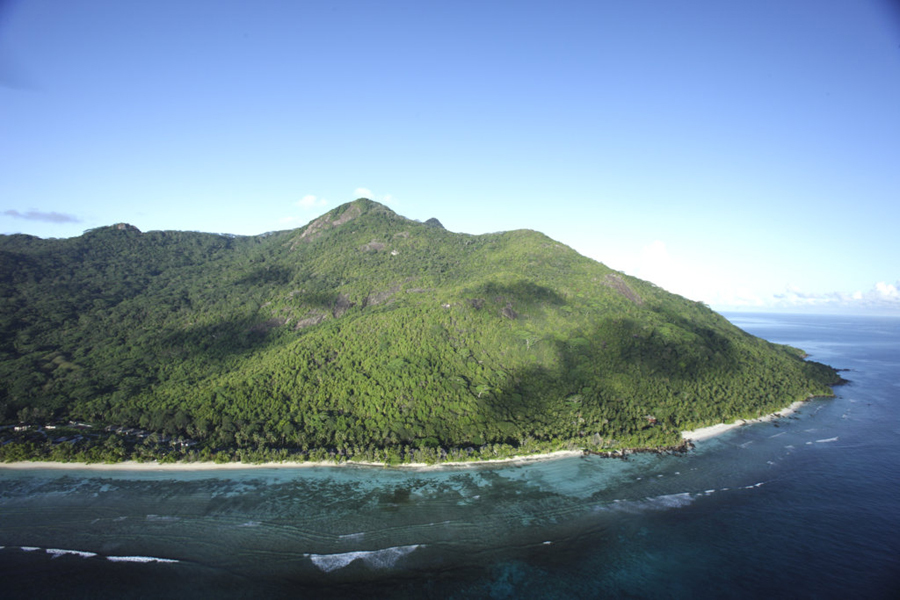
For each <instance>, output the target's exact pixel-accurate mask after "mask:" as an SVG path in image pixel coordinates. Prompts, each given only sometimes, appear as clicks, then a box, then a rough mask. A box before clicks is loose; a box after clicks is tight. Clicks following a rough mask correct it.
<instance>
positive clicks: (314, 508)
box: [0, 314, 900, 599]
mask: <svg viewBox="0 0 900 600" xmlns="http://www.w3.org/2000/svg"><path fill="white" fill-rule="evenodd" d="M730 318H731V319H732V320H733V322H735V324H737V325H738V326H739V327H741V328H743V329H745V330H747V331H749V332H750V333H753V334H754V335H759V336H761V337H764V338H766V339H769V340H771V341H774V342H778V343H788V344H791V345H793V346H796V347H800V348H803V349H804V350H806V351H807V352H808V353H809V354H810V358H811V359H812V360H816V361H819V362H823V363H826V364H830V365H832V366H834V367H837V368H841V369H847V371H845V372H843V375H844V376H845V378H847V379H848V380H849V381H850V383H849V384H847V385H845V386H841V387H838V388H835V391H836V392H837V396H836V397H835V398H819V399H813V400H811V401H809V402H807V403H805V404H804V405H803V406H802V407H801V408H800V409H799V411H798V412H796V413H794V414H792V415H790V416H788V417H785V418H782V419H777V420H774V421H772V422H767V423H757V424H752V425H747V426H743V427H738V428H735V429H732V430H730V431H728V432H726V433H724V434H722V435H720V436H718V437H714V438H710V439H707V440H703V441H700V442H698V443H697V446H696V448H695V449H694V450H693V451H692V452H690V453H688V454H687V455H684V456H656V455H637V456H634V457H631V458H629V459H628V460H626V461H623V460H613V459H603V458H598V457H574V458H564V459H559V460H550V461H545V462H537V463H531V464H504V465H500V466H480V467H467V468H444V469H438V470H429V471H413V470H398V469H386V468H368V467H349V468H346V467H345V468H306V469H270V468H258V469H242V470H229V471H149V470H142V471H134V472H128V471H110V472H102V471H96V470H94V471H89V470H77V469H76V470H65V471H53V470H19V469H16V470H13V469H0V546H2V549H0V576H2V578H3V579H2V580H3V582H4V583H3V587H4V592H3V595H4V597H11V598H35V597H78V596H97V597H116V598H138V597H148V596H154V597H160V596H167V595H172V596H176V597H186V596H195V597H202V596H209V594H210V593H212V592H214V593H215V595H216V597H222V598H245V597H260V596H265V597H273V598H296V597H314V598H351V597H352V598H359V597H367V598H369V597H375V598H379V597H380V598H404V597H409V598H421V597H430V598H554V597H558V598H598V597H636V598H698V597H701V598H715V597H727V598H754V599H755V598H763V597H767V598H780V597H801V598H846V597H855V598H894V597H895V595H894V594H895V593H896V590H898V589H900V510H897V508H898V506H897V502H898V501H897V494H896V482H897V481H900V444H898V438H897V428H896V423H897V422H898V420H900V401H898V397H900V379H898V377H900V371H898V365H900V319H889V318H872V317H819V316H816V317H813V316H800V315H790V316H787V315H744V314H741V315H730Z"/></svg>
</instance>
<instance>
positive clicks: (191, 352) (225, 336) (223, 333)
mask: <svg viewBox="0 0 900 600" xmlns="http://www.w3.org/2000/svg"><path fill="white" fill-rule="evenodd" d="M280 324H281V323H280V321H278V320H275V319H273V320H272V321H271V322H268V323H267V322H263V323H258V322H254V321H251V320H249V319H238V318H232V319H225V320H221V321H218V322H216V323H208V324H202V325H196V326H192V327H190V328H187V329H182V330H178V331H170V332H168V333H165V334H163V335H162V336H161V344H162V345H163V346H164V347H165V348H167V350H168V351H169V352H168V353H169V355H170V356H171V357H172V358H173V359H174V360H184V361H192V360H196V359H197V358H201V359H202V360H203V361H204V362H215V361H219V360H224V359H227V358H231V357H233V356H238V355H244V354H248V353H249V352H251V351H254V350H258V349H259V348H262V347H264V346H266V345H267V344H268V343H270V342H272V341H273V339H272V336H270V335H269V333H270V331H271V330H272V329H275V328H276V327H277V326H279V325H280Z"/></svg>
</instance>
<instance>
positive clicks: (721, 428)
mask: <svg viewBox="0 0 900 600" xmlns="http://www.w3.org/2000/svg"><path fill="white" fill-rule="evenodd" d="M809 399H810V398H807V400H809ZM807 400H797V401H796V402H794V403H793V404H791V405H790V406H788V407H787V408H783V409H781V410H779V411H777V412H773V413H770V414H768V415H763V416H761V417H758V418H756V419H738V420H737V421H735V422H734V423H718V424H716V425H710V426H709V427H700V428H698V429H692V430H690V431H682V432H681V439H683V440H684V441H691V442H702V441H703V440H708V439H710V438H714V437H717V436H720V435H722V434H723V433H726V432H728V431H731V430H732V429H736V428H738V427H743V426H744V425H751V424H753V423H768V422H770V421H774V420H775V419H780V418H783V417H786V416H788V415H791V414H793V413H795V412H797V410H799V408H800V407H801V406H803V404H805V403H806V402H807Z"/></svg>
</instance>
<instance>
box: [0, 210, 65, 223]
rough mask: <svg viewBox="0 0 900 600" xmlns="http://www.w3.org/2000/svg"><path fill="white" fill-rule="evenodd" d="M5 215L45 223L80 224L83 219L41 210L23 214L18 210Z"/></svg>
mask: <svg viewBox="0 0 900 600" xmlns="http://www.w3.org/2000/svg"><path fill="white" fill-rule="evenodd" d="M3 215H4V216H6V217H13V218H14V219H25V220H27V221H43V222H45V223H80V222H81V219H79V218H78V217H76V216H75V215H69V214H66V213H58V212H53V211H51V212H45V211H41V210H28V211H25V212H24V213H21V212H19V211H17V210H5V211H3Z"/></svg>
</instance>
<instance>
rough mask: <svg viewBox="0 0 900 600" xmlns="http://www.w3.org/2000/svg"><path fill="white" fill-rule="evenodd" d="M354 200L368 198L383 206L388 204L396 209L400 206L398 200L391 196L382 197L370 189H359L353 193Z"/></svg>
mask: <svg viewBox="0 0 900 600" xmlns="http://www.w3.org/2000/svg"><path fill="white" fill-rule="evenodd" d="M353 197H354V198H368V199H369V200H374V201H375V202H380V203H382V204H386V205H388V206H391V207H396V206H397V205H398V204H400V203H399V202H398V201H397V199H396V198H394V196H393V195H391V194H383V195H381V196H379V195H377V194H376V193H375V192H373V191H372V190H370V189H369V188H364V187H358V188H356V189H355V190H354V191H353Z"/></svg>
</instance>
